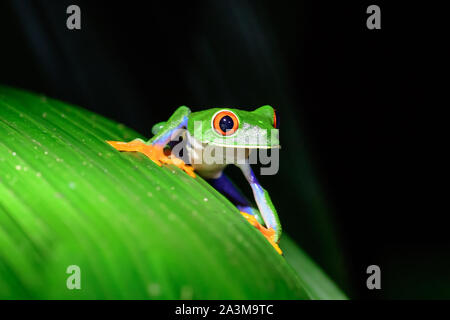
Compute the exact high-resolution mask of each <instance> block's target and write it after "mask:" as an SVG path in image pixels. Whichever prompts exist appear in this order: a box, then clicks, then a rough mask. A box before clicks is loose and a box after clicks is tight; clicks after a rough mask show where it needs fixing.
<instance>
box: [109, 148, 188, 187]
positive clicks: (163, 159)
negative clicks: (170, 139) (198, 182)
mask: <svg viewBox="0 0 450 320" xmlns="http://www.w3.org/2000/svg"><path fill="white" fill-rule="evenodd" d="M106 142H107V143H109V144H110V145H111V146H112V147H113V148H115V149H116V150H119V151H135V152H140V153H142V154H145V155H146V156H147V157H148V158H150V159H151V160H152V161H153V162H154V163H156V164H157V165H158V166H162V165H163V164H173V165H175V166H177V167H178V168H180V169H182V170H183V171H184V172H186V173H187V174H188V175H190V176H191V177H192V178H195V173H194V168H193V167H192V166H190V165H187V164H186V163H184V161H183V160H181V159H179V158H177V157H175V156H172V155H169V156H167V155H166V154H165V153H164V148H163V147H161V146H158V145H151V144H150V145H149V144H146V143H144V142H143V141H142V140H138V139H136V140H133V141H130V142H121V141H106Z"/></svg>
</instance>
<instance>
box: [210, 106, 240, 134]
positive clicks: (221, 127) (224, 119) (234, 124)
mask: <svg viewBox="0 0 450 320" xmlns="http://www.w3.org/2000/svg"><path fill="white" fill-rule="evenodd" d="M212 124H213V128H214V130H216V131H217V132H218V133H220V134H221V135H223V136H230V135H232V134H233V133H235V132H236V130H237V129H238V128H239V120H238V118H237V117H236V115H235V114H234V113H233V112H231V111H227V110H224V111H219V112H217V113H216V114H215V115H214V117H213V120H212Z"/></svg>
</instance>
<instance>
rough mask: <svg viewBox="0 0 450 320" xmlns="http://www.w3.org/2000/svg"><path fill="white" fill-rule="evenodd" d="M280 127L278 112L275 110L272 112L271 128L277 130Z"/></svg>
mask: <svg viewBox="0 0 450 320" xmlns="http://www.w3.org/2000/svg"><path fill="white" fill-rule="evenodd" d="M279 126H280V120H279V119H278V112H277V110H273V127H274V128H275V129H278V127H279Z"/></svg>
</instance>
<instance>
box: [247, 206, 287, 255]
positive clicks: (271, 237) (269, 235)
mask: <svg viewBox="0 0 450 320" xmlns="http://www.w3.org/2000/svg"><path fill="white" fill-rule="evenodd" d="M241 214H242V215H243V216H244V218H245V219H247V221H248V222H249V223H250V224H251V225H252V226H254V227H255V228H256V229H258V230H259V231H260V232H261V233H262V234H263V236H264V237H266V239H267V241H269V242H270V244H271V245H272V246H273V247H274V248H275V250H276V251H277V252H278V253H279V254H283V251H281V249H280V247H279V246H278V244H277V243H276V242H275V230H273V229H272V228H266V227H264V226H262V225H261V224H260V223H259V222H258V220H256V218H255V217H254V216H252V215H251V214H248V213H245V212H242V211H241Z"/></svg>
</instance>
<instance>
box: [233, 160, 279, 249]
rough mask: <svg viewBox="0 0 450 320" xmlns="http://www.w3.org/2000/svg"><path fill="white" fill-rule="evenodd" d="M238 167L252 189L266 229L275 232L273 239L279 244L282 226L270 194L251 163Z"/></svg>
mask: <svg viewBox="0 0 450 320" xmlns="http://www.w3.org/2000/svg"><path fill="white" fill-rule="evenodd" d="M237 166H238V167H239V168H240V169H241V171H242V173H243V174H244V176H245V178H246V179H247V181H248V182H249V184H250V186H251V188H252V191H253V196H254V197H255V201H256V205H257V206H258V209H259V212H260V213H261V216H262V218H263V220H264V223H265V224H266V227H267V228H268V229H269V230H273V232H272V233H273V235H272V236H271V239H272V240H273V242H275V243H278V241H279V240H280V236H281V224H280V220H279V218H278V214H277V211H276V210H275V207H274V205H273V204H272V200H271V199H270V196H269V193H268V192H267V191H266V190H265V189H264V188H263V187H262V186H261V185H260V184H259V182H258V179H257V178H256V176H255V174H254V173H253V170H252V168H251V167H250V164H249V163H245V164H237Z"/></svg>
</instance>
